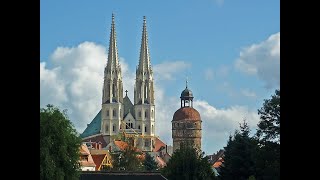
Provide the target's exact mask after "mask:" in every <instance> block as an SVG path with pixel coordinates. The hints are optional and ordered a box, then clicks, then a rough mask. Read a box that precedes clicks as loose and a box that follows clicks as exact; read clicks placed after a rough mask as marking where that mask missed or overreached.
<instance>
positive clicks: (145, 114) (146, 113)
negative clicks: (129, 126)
mask: <svg viewBox="0 0 320 180" xmlns="http://www.w3.org/2000/svg"><path fill="white" fill-rule="evenodd" d="M144 117H145V118H147V117H148V110H146V111H145V112H144Z"/></svg>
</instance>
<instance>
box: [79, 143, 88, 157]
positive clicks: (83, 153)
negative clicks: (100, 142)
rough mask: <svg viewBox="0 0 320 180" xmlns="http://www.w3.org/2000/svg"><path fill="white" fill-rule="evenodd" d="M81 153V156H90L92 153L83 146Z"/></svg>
mask: <svg viewBox="0 0 320 180" xmlns="http://www.w3.org/2000/svg"><path fill="white" fill-rule="evenodd" d="M80 153H81V155H89V154H90V151H89V149H88V147H87V145H85V144H81V146H80Z"/></svg>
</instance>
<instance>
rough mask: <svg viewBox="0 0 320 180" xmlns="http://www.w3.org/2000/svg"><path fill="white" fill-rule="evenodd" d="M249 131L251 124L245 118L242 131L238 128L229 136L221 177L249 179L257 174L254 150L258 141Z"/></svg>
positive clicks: (225, 179)
mask: <svg viewBox="0 0 320 180" xmlns="http://www.w3.org/2000/svg"><path fill="white" fill-rule="evenodd" d="M249 133H250V129H249V126H248V124H247V123H246V121H245V120H244V121H243V123H242V124H240V131H239V130H236V131H235V133H234V135H233V136H231V135H230V136H229V141H228V143H227V146H226V147H225V148H224V149H225V152H224V164H223V166H222V167H221V172H220V176H219V177H220V179H222V180H247V179H248V178H249V177H250V176H252V175H255V166H254V157H253V152H254V150H255V148H256V146H257V143H256V141H255V140H254V139H253V138H251V137H249Z"/></svg>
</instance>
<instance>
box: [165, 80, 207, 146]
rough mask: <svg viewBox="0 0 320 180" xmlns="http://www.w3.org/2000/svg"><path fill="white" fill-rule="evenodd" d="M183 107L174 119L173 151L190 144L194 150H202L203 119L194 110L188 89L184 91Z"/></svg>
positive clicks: (191, 96) (181, 97)
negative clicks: (184, 144) (182, 145)
mask: <svg viewBox="0 0 320 180" xmlns="http://www.w3.org/2000/svg"><path fill="white" fill-rule="evenodd" d="M180 99H181V107H180V109H178V110H177V111H176V112H175V113H174V115H173V119H172V121H171V122H172V139H173V151H175V150H176V149H179V148H180V144H181V143H188V144H190V145H192V146H193V147H194V148H197V149H198V150H201V122H202V121H201V117H200V114H199V112H198V111H197V110H196V109H194V108H193V94H192V91H191V90H190V89H188V84H187V83H186V88H185V89H184V90H183V91H182V93H181V96H180Z"/></svg>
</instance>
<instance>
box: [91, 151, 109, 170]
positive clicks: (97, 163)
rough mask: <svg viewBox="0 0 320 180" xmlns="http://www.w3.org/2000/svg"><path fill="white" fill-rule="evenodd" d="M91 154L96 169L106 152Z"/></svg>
mask: <svg viewBox="0 0 320 180" xmlns="http://www.w3.org/2000/svg"><path fill="white" fill-rule="evenodd" d="M91 156H92V159H93V161H94V163H95V164H96V171H98V170H99V168H100V166H101V164H102V161H103V160H104V158H105V157H106V156H107V154H96V155H91Z"/></svg>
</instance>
